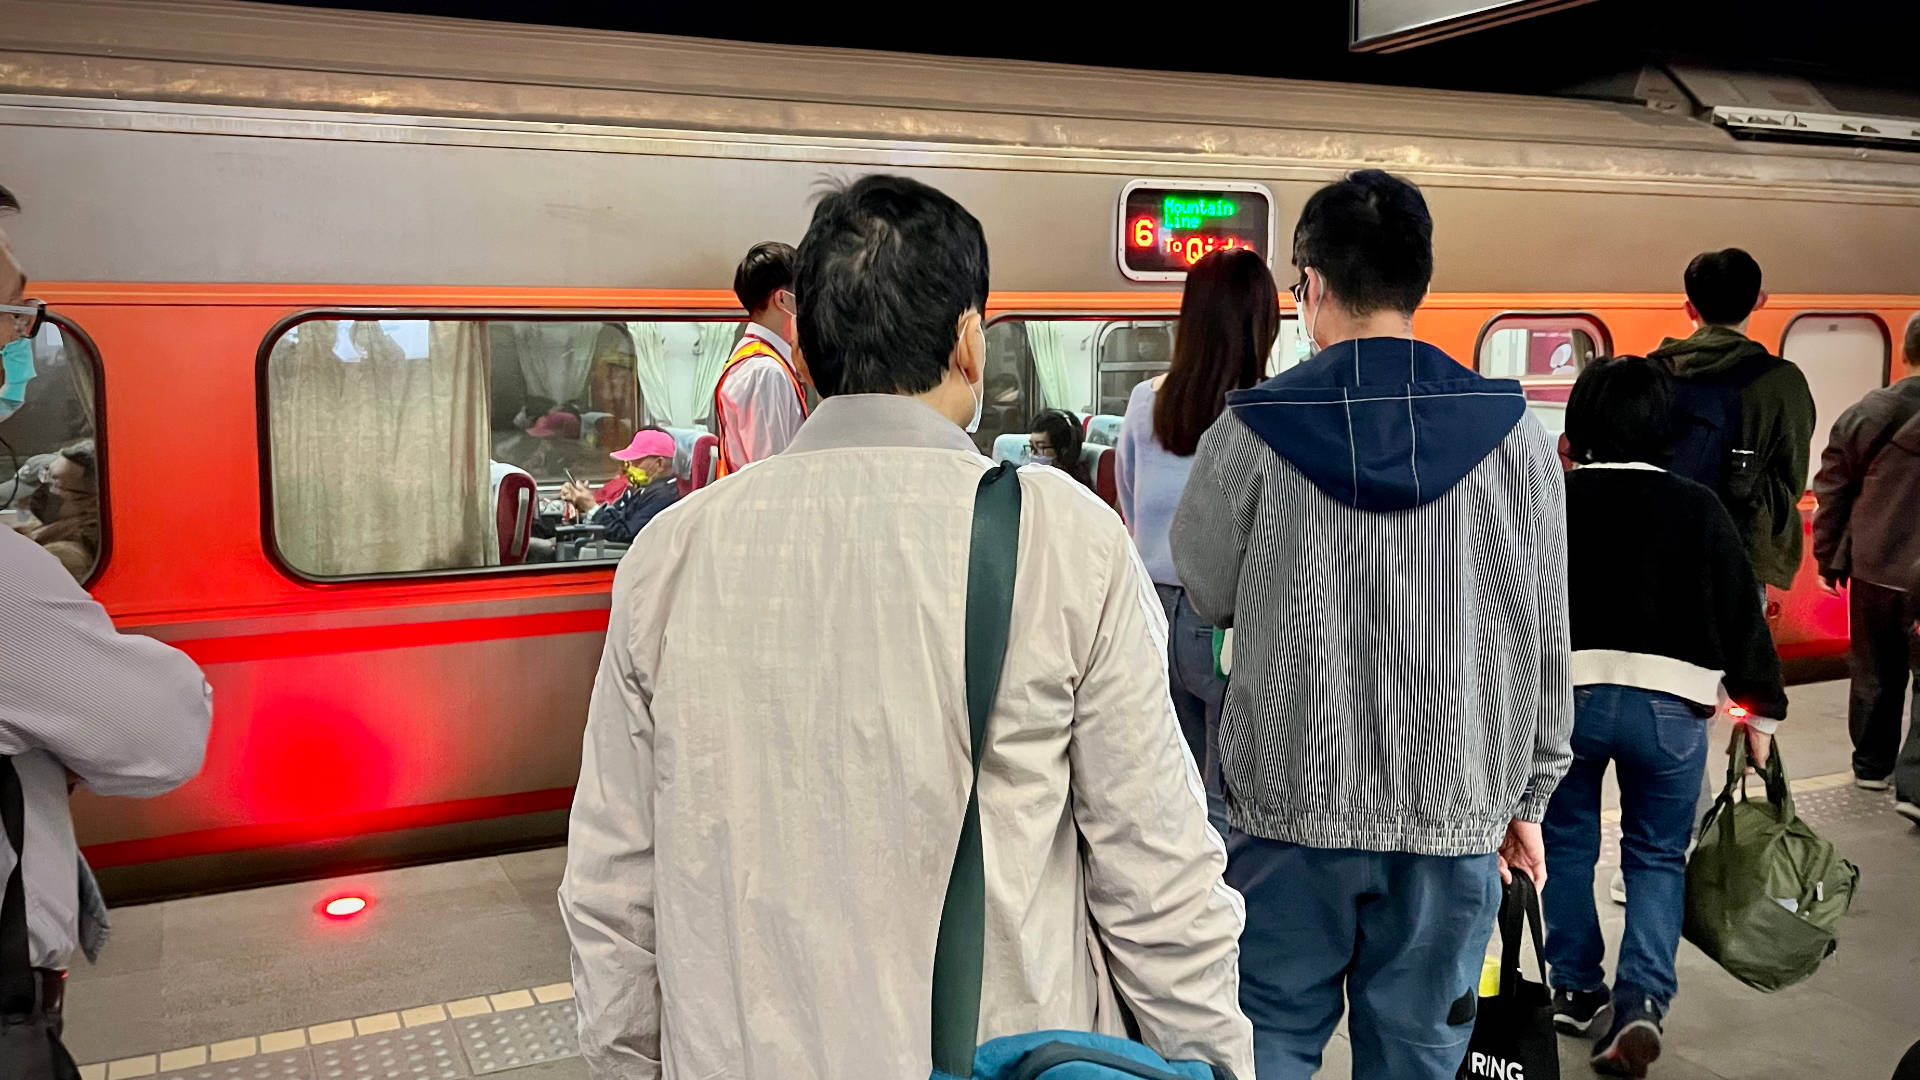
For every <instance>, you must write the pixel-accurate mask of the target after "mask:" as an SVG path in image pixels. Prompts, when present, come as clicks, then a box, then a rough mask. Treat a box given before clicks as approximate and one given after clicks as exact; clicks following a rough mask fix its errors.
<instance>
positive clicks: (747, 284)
mask: <svg viewBox="0 0 1920 1080" xmlns="http://www.w3.org/2000/svg"><path fill="white" fill-rule="evenodd" d="M792 287H793V245H792V244H783V243H781V242H779V241H778V240H762V241H761V242H760V243H758V244H755V245H753V246H752V247H750V248H748V249H747V257H746V258H744V259H741V260H740V265H739V266H738V267H737V268H735V270H734V271H733V295H735V296H737V297H739V298H740V306H741V307H743V308H746V309H747V314H749V315H751V314H753V313H754V312H756V311H759V310H760V309H762V308H764V307H766V306H767V301H768V300H771V299H773V294H774V293H776V292H779V291H780V290H781V289H791V288H792Z"/></svg>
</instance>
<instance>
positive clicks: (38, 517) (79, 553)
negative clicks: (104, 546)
mask: <svg viewBox="0 0 1920 1080" xmlns="http://www.w3.org/2000/svg"><path fill="white" fill-rule="evenodd" d="M26 509H27V512H28V513H30V514H31V515H32V520H31V521H30V522H27V523H25V524H22V525H18V526H16V528H18V529H19V530H20V531H21V532H23V533H25V534H26V536H27V539H29V540H32V541H33V542H34V543H36V544H39V545H40V546H41V547H43V548H46V549H47V551H48V552H49V553H50V554H52V555H53V556H54V557H55V558H57V559H59V560H60V565H62V566H64V567H66V568H67V572H68V573H70V574H72V575H73V577H74V580H75V581H85V580H86V579H87V575H88V574H89V573H91V572H92V570H93V564H94V560H96V559H97V558H99V555H100V482H99V474H98V469H97V467H96V464H95V459H94V452H93V441H92V440H91V439H88V440H83V441H81V442H77V443H74V444H72V445H71V446H63V447H61V448H60V452H59V453H57V454H55V455H53V457H52V458H51V460H49V461H48V462H47V463H46V465H45V467H44V471H43V472H42V474H41V479H40V483H39V484H38V486H36V487H35V488H34V489H33V493H32V494H31V495H29V496H28V497H27V505H26Z"/></svg>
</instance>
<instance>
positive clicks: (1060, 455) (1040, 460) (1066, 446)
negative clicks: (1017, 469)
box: [1027, 409, 1093, 490]
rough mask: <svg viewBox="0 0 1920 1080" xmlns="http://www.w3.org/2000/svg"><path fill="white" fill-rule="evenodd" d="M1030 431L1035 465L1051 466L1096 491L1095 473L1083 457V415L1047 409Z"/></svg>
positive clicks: (1036, 417)
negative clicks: (1090, 469) (1081, 416)
mask: <svg viewBox="0 0 1920 1080" xmlns="http://www.w3.org/2000/svg"><path fill="white" fill-rule="evenodd" d="M1027 431H1028V436H1027V449H1028V452H1029V453H1030V454H1031V455H1032V460H1033V462H1034V464H1036V465H1051V466H1053V467H1054V468H1056V469H1059V470H1060V471H1061V472H1063V473H1066V474H1067V475H1068V476H1071V477H1073V478H1074V479H1075V480H1078V481H1080V483H1081V484H1082V485H1083V486H1084V487H1086V488H1087V489H1088V490H1092V488H1093V474H1092V473H1090V472H1088V471H1087V463H1086V462H1085V461H1084V460H1082V457H1081V449H1082V448H1083V447H1085V446H1086V444H1087V433H1086V431H1085V429H1083V428H1082V427H1081V426H1080V418H1079V417H1077V416H1075V415H1074V414H1072V413H1070V412H1068V411H1067V410H1065V409H1047V410H1045V411H1043V412H1041V413H1040V414H1039V415H1037V416H1035V417H1034V418H1033V423H1031V424H1029V425H1027Z"/></svg>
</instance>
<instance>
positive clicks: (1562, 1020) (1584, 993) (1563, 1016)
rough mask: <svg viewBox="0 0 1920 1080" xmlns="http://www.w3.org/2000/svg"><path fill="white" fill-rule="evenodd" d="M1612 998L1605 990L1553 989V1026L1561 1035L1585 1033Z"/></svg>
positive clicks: (1591, 1028) (1590, 1029) (1591, 1027)
mask: <svg viewBox="0 0 1920 1080" xmlns="http://www.w3.org/2000/svg"><path fill="white" fill-rule="evenodd" d="M1612 1000H1613V999H1612V998H1611V997H1609V996H1608V994H1607V992H1606V991H1605V990H1555V991H1554V992H1553V1026H1554V1027H1555V1028H1556V1029H1557V1030H1559V1031H1560V1033H1561V1034H1563V1035H1585V1034H1586V1033H1587V1032H1589V1031H1592V1030H1593V1022H1594V1021H1595V1020H1597V1019H1599V1018H1600V1013H1601V1011H1602V1010H1604V1009H1605V1008H1606V1007H1607V1004H1608V1002H1610V1001H1612Z"/></svg>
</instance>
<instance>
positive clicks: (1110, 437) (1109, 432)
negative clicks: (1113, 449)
mask: <svg viewBox="0 0 1920 1080" xmlns="http://www.w3.org/2000/svg"><path fill="white" fill-rule="evenodd" d="M1122 419H1123V417H1118V416H1115V415H1113V414H1112V413H1099V414H1097V415H1094V416H1089V417H1087V425H1086V427H1087V441H1088V442H1089V443H1092V444H1093V445H1095V446H1116V445H1118V444H1119V442H1120V421H1121V420H1122Z"/></svg>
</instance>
